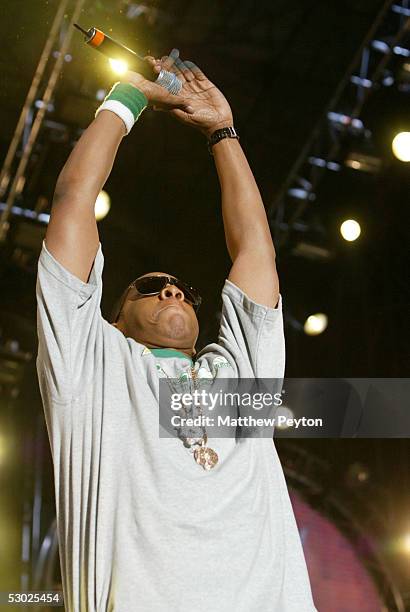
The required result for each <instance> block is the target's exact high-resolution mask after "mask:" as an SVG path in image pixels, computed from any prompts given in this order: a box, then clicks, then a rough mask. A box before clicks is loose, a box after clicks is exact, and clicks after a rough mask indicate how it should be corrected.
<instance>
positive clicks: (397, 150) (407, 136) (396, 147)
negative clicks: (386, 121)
mask: <svg viewBox="0 0 410 612" xmlns="http://www.w3.org/2000/svg"><path fill="white" fill-rule="evenodd" d="M392 149H393V153H394V155H395V156H396V157H397V159H399V160H400V161H404V162H408V161H410V132H399V133H398V134H396V136H395V137H394V138H393V142H392Z"/></svg>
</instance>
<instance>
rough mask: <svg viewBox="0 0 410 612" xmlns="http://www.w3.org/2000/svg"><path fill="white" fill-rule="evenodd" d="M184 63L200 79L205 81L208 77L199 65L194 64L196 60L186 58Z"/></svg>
mask: <svg viewBox="0 0 410 612" xmlns="http://www.w3.org/2000/svg"><path fill="white" fill-rule="evenodd" d="M184 64H185V66H186V67H187V68H188V69H189V71H190V72H191V73H192V74H193V75H194V76H195V78H196V79H198V80H199V81H204V80H205V79H206V76H205V74H204V73H203V72H202V70H201V69H200V68H199V66H197V65H196V64H194V62H190V61H189V60H185V62H184Z"/></svg>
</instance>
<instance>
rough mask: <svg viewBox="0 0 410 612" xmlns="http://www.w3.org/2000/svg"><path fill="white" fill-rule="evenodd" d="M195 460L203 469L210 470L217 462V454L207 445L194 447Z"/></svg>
mask: <svg viewBox="0 0 410 612" xmlns="http://www.w3.org/2000/svg"><path fill="white" fill-rule="evenodd" d="M194 457H195V461H196V462H197V463H198V464H199V465H202V467H203V468H204V470H211V469H212V468H213V467H215V465H216V464H217V463H218V454H217V453H216V452H215V451H214V450H213V448H209V447H208V446H201V447H200V448H197V449H195V452H194Z"/></svg>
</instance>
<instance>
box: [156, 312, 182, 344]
mask: <svg viewBox="0 0 410 612" xmlns="http://www.w3.org/2000/svg"><path fill="white" fill-rule="evenodd" d="M163 314H164V315H165V316H164V320H163V321H162V325H161V327H162V329H163V330H164V336H166V337H168V338H170V339H173V340H182V339H184V338H186V337H187V335H188V321H187V317H186V315H185V313H183V312H181V311H178V310H177V309H176V308H169V309H167V312H164V313H163Z"/></svg>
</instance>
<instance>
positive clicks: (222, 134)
mask: <svg viewBox="0 0 410 612" xmlns="http://www.w3.org/2000/svg"><path fill="white" fill-rule="evenodd" d="M223 138H236V139H237V140H239V135H238V133H237V131H236V130H235V128H234V127H233V126H228V127H224V128H221V129H219V130H215V132H214V133H213V134H211V137H210V139H209V140H208V151H209V153H210V154H211V155H213V153H212V147H213V146H214V145H215V144H216V143H217V142H220V141H221V140H223Z"/></svg>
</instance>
